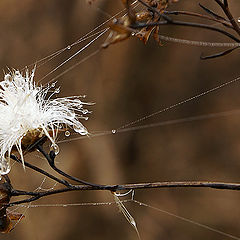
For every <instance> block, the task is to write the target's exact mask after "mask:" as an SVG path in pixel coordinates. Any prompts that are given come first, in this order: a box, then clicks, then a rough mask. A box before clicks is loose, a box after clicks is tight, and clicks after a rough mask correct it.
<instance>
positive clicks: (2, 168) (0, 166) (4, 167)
mask: <svg viewBox="0 0 240 240" xmlns="http://www.w3.org/2000/svg"><path fill="white" fill-rule="evenodd" d="M10 169H11V168H10V164H9V163H8V161H7V160H6V159H5V158H3V159H1V162H0V176H1V175H5V174H8V173H9V172H10ZM0 179H1V177H0Z"/></svg>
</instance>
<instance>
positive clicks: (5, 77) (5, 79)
mask: <svg viewBox="0 0 240 240" xmlns="http://www.w3.org/2000/svg"><path fill="white" fill-rule="evenodd" d="M4 81H12V76H11V75H10V74H6V75H5V76H4Z"/></svg>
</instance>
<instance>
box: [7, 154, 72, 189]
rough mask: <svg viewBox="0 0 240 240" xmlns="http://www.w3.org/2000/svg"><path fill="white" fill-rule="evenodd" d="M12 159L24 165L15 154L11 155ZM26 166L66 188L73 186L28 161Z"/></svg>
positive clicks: (25, 163)
mask: <svg viewBox="0 0 240 240" xmlns="http://www.w3.org/2000/svg"><path fill="white" fill-rule="evenodd" d="M11 159H12V160H14V161H16V162H18V163H22V161H21V160H20V159H18V158H17V157H16V156H15V155H13V154H12V155H11ZM24 165H25V166H26V167H28V168H30V169H32V170H34V171H36V172H38V173H41V174H43V175H44V176H46V177H48V178H50V179H52V180H55V181H56V182H58V183H61V184H63V185H65V186H67V187H69V186H70V185H71V184H70V183H68V182H67V181H66V180H62V179H59V178H57V177H55V176H53V175H52V174H50V173H48V172H46V171H44V170H42V169H41V168H38V167H36V166H34V165H32V164H30V163H28V162H26V161H24Z"/></svg>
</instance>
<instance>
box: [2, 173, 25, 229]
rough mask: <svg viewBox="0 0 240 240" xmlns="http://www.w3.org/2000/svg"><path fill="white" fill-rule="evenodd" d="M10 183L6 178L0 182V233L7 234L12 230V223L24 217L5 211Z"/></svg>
mask: <svg viewBox="0 0 240 240" xmlns="http://www.w3.org/2000/svg"><path fill="white" fill-rule="evenodd" d="M11 189H12V186H11V183H10V181H9V179H8V177H7V176H5V178H4V180H3V179H2V180H1V182H0V232H1V233H9V232H10V231H11V230H13V224H12V221H13V220H15V221H19V220H21V219H22V218H23V217H24V216H23V215H22V214H19V213H11V212H9V211H8V210H7V207H8V206H7V204H8V203H9V201H10V198H11Z"/></svg>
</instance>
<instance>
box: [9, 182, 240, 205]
mask: <svg viewBox="0 0 240 240" xmlns="http://www.w3.org/2000/svg"><path fill="white" fill-rule="evenodd" d="M153 188H159V189H160V188H214V189H220V190H240V183H226V182H209V181H183V182H153V183H133V184H123V185H102V186H89V185H73V186H72V187H67V188H61V189H56V190H50V191H42V192H27V191H21V190H15V189H13V190H12V192H11V195H12V196H24V195H26V196H31V197H30V198H27V199H24V200H20V201H15V202H11V203H9V206H13V205H17V204H22V203H28V202H33V201H36V200H38V199H40V198H42V197H45V196H50V195H55V194H59V193H63V192H70V191H92V190H95V191H96V190H98V191H99V190H104V191H106V190H107V191H123V190H137V189H153Z"/></svg>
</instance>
